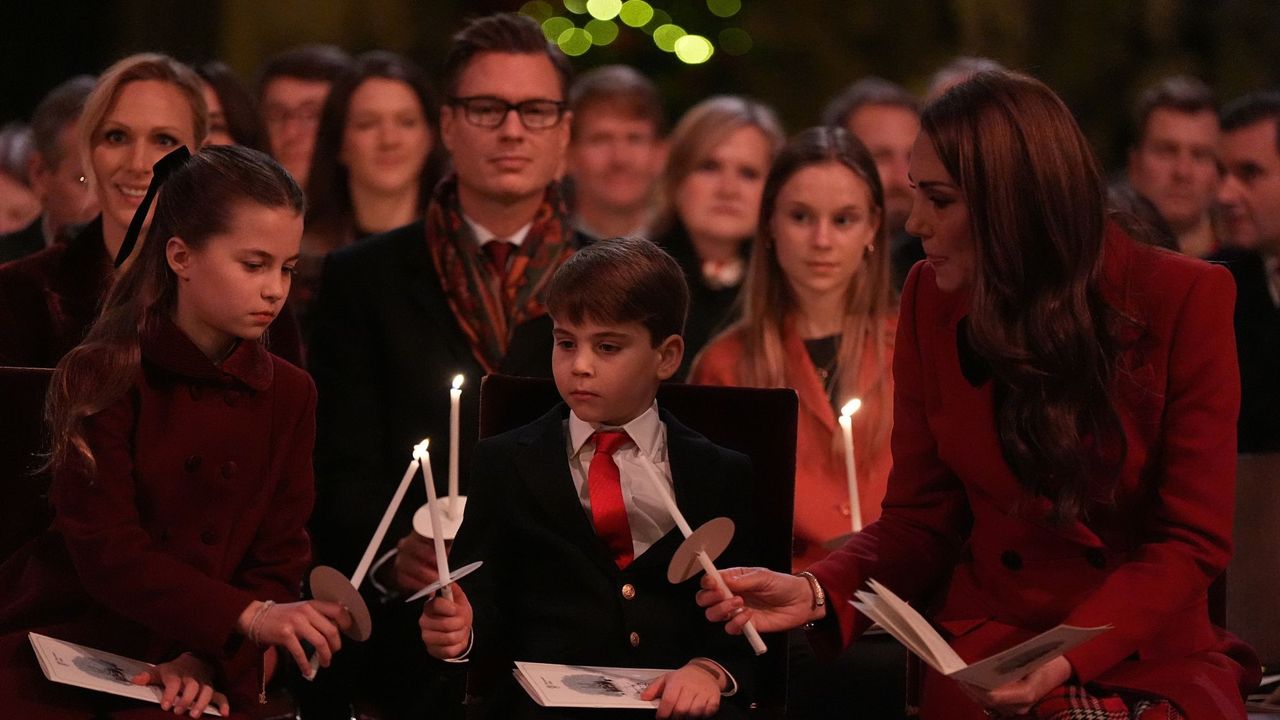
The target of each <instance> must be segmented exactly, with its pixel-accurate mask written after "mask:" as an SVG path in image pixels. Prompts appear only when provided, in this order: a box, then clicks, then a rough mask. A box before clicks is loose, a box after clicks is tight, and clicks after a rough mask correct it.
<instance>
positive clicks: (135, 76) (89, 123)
mask: <svg viewBox="0 0 1280 720" xmlns="http://www.w3.org/2000/svg"><path fill="white" fill-rule="evenodd" d="M139 80H159V81H161V82H167V83H169V84H171V85H173V86H174V87H176V88H178V90H180V91H181V92H182V94H183V95H185V96H186V98H187V102H188V103H189V104H190V106H191V129H192V132H193V134H192V142H193V144H194V146H193V147H190V148H187V149H188V150H190V151H191V152H193V153H194V152H195V151H197V150H199V149H200V146H201V145H203V144H204V139H205V136H206V135H208V134H209V109H208V107H207V106H206V105H205V102H204V90H203V81H202V80H201V79H200V76H199V75H197V74H196V72H195V71H194V70H192V69H191V68H189V67H187V66H186V65H183V64H182V63H180V62H178V61H177V60H174V59H173V58H171V57H169V56H168V55H161V54H159V53H139V54H137V55H130V56H129V57H126V58H124V59H122V60H120V61H118V62H116V63H115V64H114V65H112V66H111V67H109V68H107V69H106V70H105V71H104V72H103V73H102V76H101V77H99V78H98V83H97V84H96V85H94V87H93V91H92V92H90V93H89V97H88V98H87V99H86V100H85V103H84V113H83V114H82V115H81V116H80V128H79V138H78V140H79V150H80V159H81V162H83V163H84V171H85V178H86V179H87V180H88V181H89V184H90V187H93V188H95V189H96V187H97V182H98V179H97V177H96V176H95V175H94V173H93V162H92V161H91V153H92V150H93V141H94V137H95V136H96V135H97V134H98V130H99V129H101V128H102V123H103V121H104V120H105V119H106V117H107V113H109V112H111V108H112V107H114V106H115V103H116V98H117V97H119V95H120V90H121V89H122V88H124V86H125V85H128V84H129V83H131V82H137V81H139Z"/></svg>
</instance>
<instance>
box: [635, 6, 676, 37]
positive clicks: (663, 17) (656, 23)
mask: <svg viewBox="0 0 1280 720" xmlns="http://www.w3.org/2000/svg"><path fill="white" fill-rule="evenodd" d="M670 22H671V15H669V14H668V13H667V11H666V10H659V9H657V8H654V10H653V17H651V18H649V22H647V23H645V24H644V27H642V28H640V29H641V30H644V31H645V32H647V33H649V34H650V35H652V34H653V31H654V30H657V29H658V28H660V27H662V26H663V25H667V24H669V23H670Z"/></svg>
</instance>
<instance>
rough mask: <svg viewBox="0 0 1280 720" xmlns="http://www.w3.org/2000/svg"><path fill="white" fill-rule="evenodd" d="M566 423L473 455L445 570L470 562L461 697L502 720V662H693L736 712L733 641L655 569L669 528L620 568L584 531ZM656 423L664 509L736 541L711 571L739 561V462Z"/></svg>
mask: <svg viewBox="0 0 1280 720" xmlns="http://www.w3.org/2000/svg"><path fill="white" fill-rule="evenodd" d="M568 414H569V411H568V408H567V407H566V406H565V405H564V404H560V405H558V406H557V407H555V408H554V409H552V410H551V411H550V412H548V413H547V414H546V415H544V416H542V417H541V418H540V419H538V420H536V421H534V422H532V423H530V424H528V425H525V426H524V427H520V428H517V429H515V430H512V431H510V432H507V433H504V434H502V435H498V436H495V437H492V438H487V439H485V440H483V441H481V442H480V444H479V445H478V446H477V447H476V453H475V467H474V470H473V477H472V489H471V495H470V497H469V499H468V502H467V516H466V520H464V521H463V526H462V529H461V531H460V532H459V534H458V539H457V541H456V543H455V545H454V548H455V549H454V551H453V558H454V560H453V562H454V564H455V565H456V566H460V565H462V564H463V563H466V562H470V561H472V560H483V561H484V566H483V567H482V568H481V569H480V570H478V571H477V572H476V573H475V574H473V575H471V576H470V577H468V578H466V579H464V580H462V581H460V583H461V585H462V586H463V589H464V590H465V591H466V592H467V595H468V598H469V599H470V600H471V603H472V606H473V608H474V612H475V625H474V628H475V638H476V640H475V645H474V647H473V648H472V655H471V657H472V658H473V660H472V663H473V665H475V667H474V668H473V676H472V682H469V687H470V689H471V691H472V692H473V693H477V694H479V695H481V696H486V697H487V698H488V699H489V702H492V703H495V704H496V705H497V708H495V710H496V711H497V714H496V715H493V717H508V716H509V715H508V714H506V711H504V710H503V708H508V707H509V706H508V705H507V703H515V705H516V706H517V707H518V706H520V705H521V704H524V705H527V703H526V702H525V693H524V691H523V690H521V689H519V688H518V687H517V686H516V685H515V683H514V682H513V681H512V678H511V662H512V661H514V660H529V661H534V662H550V663H567V664H585V665H608V666H619V667H655V668H663V667H666V668H676V667H679V666H681V665H683V664H684V663H685V662H687V661H688V660H690V659H691V658H693V657H697V656H704V657H710V658H712V659H714V660H716V661H717V662H719V663H721V664H722V665H723V666H724V667H725V668H726V669H728V670H729V671H730V672H731V673H733V675H734V677H735V678H736V679H737V681H738V683H739V685H740V690H739V693H738V695H736V696H734V698H733V701H734V703H735V704H739V705H740V704H743V703H745V702H747V701H748V700H749V698H750V696H751V688H752V685H753V683H752V678H751V662H750V660H751V657H752V655H751V649H750V647H749V646H748V645H747V642H746V640H744V639H743V638H741V637H730V636H729V635H726V634H725V633H724V631H723V630H722V629H721V627H720V626H719V625H718V624H715V623H710V622H708V621H707V620H706V618H705V617H704V616H703V614H702V612H701V610H700V609H699V608H698V607H697V605H696V604H695V603H694V600H693V596H694V594H695V592H696V590H697V584H698V579H697V578H694V579H692V580H690V581H687V582H685V583H683V584H680V585H672V584H671V583H669V582H668V581H667V578H666V571H667V564H668V562H669V561H670V559H671V555H672V553H674V552H675V549H676V548H677V547H679V545H680V543H681V542H682V540H683V537H682V536H681V535H680V531H679V529H672V531H671V532H670V533H668V534H667V535H666V536H664V537H663V538H662V539H661V540H659V541H658V542H657V543H655V544H654V545H653V546H652V547H650V548H649V550H648V551H646V552H645V553H644V554H642V555H640V556H639V557H637V558H636V559H635V561H634V562H633V563H632V564H631V565H629V566H628V567H627V568H626V569H624V570H619V569H618V567H617V565H615V564H614V562H613V559H612V556H611V555H610V553H609V551H608V549H607V548H606V546H605V545H604V542H603V541H601V540H600V538H599V537H598V536H597V535H596V534H595V532H594V530H593V529H592V527H591V520H590V518H589V517H588V516H587V513H586V512H585V511H584V510H583V508H582V505H581V503H580V502H579V501H578V496H577V493H576V492H575V488H574V484H573V479H572V477H571V476H570V473H569V463H568V459H567V453H568V450H567V441H566V440H565V434H564V423H565V420H566V419H567V418H568ZM660 415H661V418H662V421H663V422H664V423H666V425H667V446H668V453H669V458H670V461H671V468H672V475H673V478H674V482H675V493H676V502H677V503H678V504H679V506H680V509H681V511H682V512H683V513H684V515H685V517H686V518H687V519H688V521H689V524H690V526H692V527H694V528H695V529H696V528H697V527H699V526H700V525H701V524H703V523H705V522H706V521H708V520H710V519H712V518H714V517H720V516H727V517H729V518H731V519H732V520H733V521H734V522H735V523H736V524H737V528H738V531H737V533H736V534H735V537H734V542H733V543H732V544H731V545H730V547H729V549H728V550H726V551H725V553H724V555H722V556H721V558H720V559H719V560H718V561H717V566H720V567H732V566H735V565H739V564H743V563H747V564H752V563H753V561H754V560H755V558H754V554H753V553H752V552H751V549H750V538H751V532H750V528H749V527H747V525H746V524H745V523H747V517H748V507H749V503H750V498H749V497H748V496H747V495H748V493H747V492H746V489H747V488H750V487H751V465H750V460H748V459H747V458H746V457H745V456H743V455H741V454H739V453H736V452H733V451H730V450H726V449H724V448H721V447H718V446H716V445H714V444H712V443H711V442H710V441H708V440H707V439H706V438H704V437H702V436H701V435H699V434H698V433H695V432H694V431H692V430H690V429H689V428H687V427H685V426H684V425H682V424H680V422H679V421H677V420H676V419H675V418H674V417H673V416H672V415H670V414H669V413H667V412H665V411H661V412H660ZM627 584H630V585H631V586H632V587H633V588H634V590H635V592H634V596H633V597H632V598H631V599H627V598H626V597H624V595H623V586H624V585H627ZM633 633H635V635H633ZM633 639H634V640H635V642H633Z"/></svg>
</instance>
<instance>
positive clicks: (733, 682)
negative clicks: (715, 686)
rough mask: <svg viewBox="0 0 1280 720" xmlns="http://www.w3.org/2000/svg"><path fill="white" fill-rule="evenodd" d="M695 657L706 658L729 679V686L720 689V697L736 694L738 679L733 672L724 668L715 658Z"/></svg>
mask: <svg viewBox="0 0 1280 720" xmlns="http://www.w3.org/2000/svg"><path fill="white" fill-rule="evenodd" d="M696 659H698V660H706V661H707V662H709V663H711V664H712V665H715V666H716V667H718V668H720V672H722V673H724V676H725V677H726V678H728V679H729V687H727V688H725V689H724V690H721V691H720V697H730V696H733V695H737V694H738V680H737V678H735V677H734V676H733V673H731V672H729V671H728V670H726V669H725V667H724V666H723V665H721V664H720V663H718V662H716V661H715V660H712V659H711V658H709V657H698V658H696Z"/></svg>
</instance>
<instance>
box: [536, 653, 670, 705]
mask: <svg viewBox="0 0 1280 720" xmlns="http://www.w3.org/2000/svg"><path fill="white" fill-rule="evenodd" d="M514 672H515V676H516V680H517V681H518V682H519V683H520V687H523V688H524V691H525V692H527V693H529V697H531V698H533V701H534V702H536V703H538V704H539V705H541V706H542V707H575V708H656V707H658V701H657V700H641V699H640V693H642V692H644V690H645V688H647V687H649V683H651V682H653V681H654V680H655V679H656V678H658V676H660V675H663V674H665V673H669V672H671V671H670V670H656V669H653V668H618V667H595V666H590V665H553V664H549V663H534V662H517V663H516V667H515V671H514Z"/></svg>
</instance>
